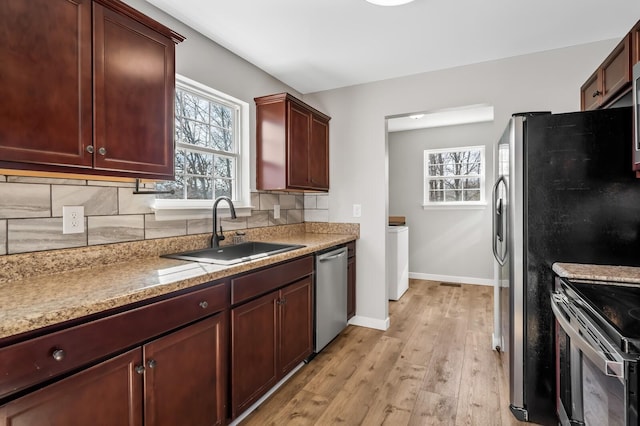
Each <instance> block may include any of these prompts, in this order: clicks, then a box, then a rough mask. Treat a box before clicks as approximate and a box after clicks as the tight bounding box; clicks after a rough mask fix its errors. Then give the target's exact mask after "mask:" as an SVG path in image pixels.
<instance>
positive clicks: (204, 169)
mask: <svg viewBox="0 0 640 426" xmlns="http://www.w3.org/2000/svg"><path fill="white" fill-rule="evenodd" d="M185 160H186V169H187V174H190V175H198V176H211V175H212V174H213V155H211V154H203V153H200V152H195V151H187V155H186V157H185Z"/></svg>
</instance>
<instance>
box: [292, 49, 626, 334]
mask: <svg viewBox="0 0 640 426" xmlns="http://www.w3.org/2000/svg"><path fill="white" fill-rule="evenodd" d="M614 45H615V41H614V40H609V41H604V42H598V43H591V44H587V45H581V46H576V47H571V48H565V49H558V50H553V51H548V52H542V53H537V54H532V55H525V56H520V57H515V58H509V59H504V60H499V61H491V62H486V63H482V64H477V65H470V66H465V67H459V68H454V69H449V70H444V71H438V72H431V73H424V74H418V75H414V76H408V77H404V78H398V79H392V80H386V81H381V82H376V83H370V84H364V85H359V86H352V87H347V88H342V89H336V90H330V91H325V92H318V93H315V94H310V95H305V97H304V99H305V100H306V101H308V102H311V103H313V104H314V105H316V106H317V107H318V108H319V109H320V110H322V111H324V112H326V113H328V114H329V115H330V116H332V120H331V127H330V143H331V145H330V155H331V157H330V161H331V163H330V173H331V192H330V194H329V209H330V210H329V220H330V221H331V222H353V221H357V222H359V223H360V240H359V242H358V246H357V247H358V255H357V274H358V275H357V276H358V283H357V292H358V298H357V313H356V315H357V317H356V322H358V323H366V324H370V325H374V326H375V325H384V324H385V322H386V321H388V303H387V300H386V299H387V298H386V289H385V288H386V285H385V278H384V277H385V275H386V270H385V229H386V220H387V194H388V187H387V186H388V181H387V176H386V173H387V172H386V170H387V167H388V166H387V140H386V128H385V127H386V126H385V117H387V116H391V115H397V114H405V113H410V112H414V111H429V110H436V109H441V108H448V107H457V106H463V105H472V104H479V103H488V104H490V105H493V106H494V107H495V121H494V123H493V125H492V133H493V139H494V140H497V138H498V137H499V135H500V134H501V132H502V129H503V127H504V126H505V125H506V123H507V120H508V117H509V116H510V115H511V114H512V113H514V112H519V111H532V110H552V111H553V112H567V111H573V110H577V109H579V96H578V94H579V88H580V86H581V84H582V83H583V82H584V80H585V79H586V78H587V77H588V76H589V75H590V74H591V73H592V71H593V70H594V69H595V68H596V67H597V66H598V65H599V64H600V63H601V62H602V60H603V58H605V57H606V55H607V53H608V52H609V51H610V50H611V49H612V48H613V47H614ZM354 203H358V204H361V205H362V217H360V218H353V217H352V205H353V204H354ZM487 226H490V224H487Z"/></svg>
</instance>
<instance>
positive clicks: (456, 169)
mask: <svg viewBox="0 0 640 426" xmlns="http://www.w3.org/2000/svg"><path fill="white" fill-rule="evenodd" d="M484 173H485V156H484V146H469V147H460V148H444V149H427V150H425V151H424V202H423V207H424V208H428V207H437V206H483V205H485V204H486V203H485V197H484V192H485V189H484V187H485V184H484Z"/></svg>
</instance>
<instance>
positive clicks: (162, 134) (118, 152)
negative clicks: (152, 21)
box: [94, 4, 175, 179]
mask: <svg viewBox="0 0 640 426" xmlns="http://www.w3.org/2000/svg"><path fill="white" fill-rule="evenodd" d="M174 54H175V45H174V43H173V41H172V40H170V39H169V38H167V37H165V36H163V35H161V34H159V33H157V32H155V31H153V30H151V29H150V28H149V27H147V26H145V25H142V24H141V23H138V22H136V21H134V20H133V19H131V18H129V17H127V16H123V15H120V14H118V13H116V12H114V11H112V10H110V9H108V8H106V7H103V6H101V5H99V4H94V69H95V71H94V72H95V76H94V78H95V80H94V88H95V101H94V103H95V107H94V108H95V124H94V126H95V134H94V148H95V152H96V156H95V168H96V169H103V170H123V171H133V172H136V173H138V174H141V175H145V174H147V175H149V177H151V176H156V177H168V178H171V179H172V178H173V174H174V171H173V160H174V147H173V124H174V123H173V121H174V114H173V112H174V95H175V74H174Z"/></svg>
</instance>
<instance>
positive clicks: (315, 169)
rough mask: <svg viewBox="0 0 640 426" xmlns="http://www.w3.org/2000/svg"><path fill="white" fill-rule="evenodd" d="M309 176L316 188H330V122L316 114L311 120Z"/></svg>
mask: <svg viewBox="0 0 640 426" xmlns="http://www.w3.org/2000/svg"><path fill="white" fill-rule="evenodd" d="M309 178H310V184H311V186H312V187H313V188H314V189H326V190H328V189H329V123H328V122H327V121H326V120H322V119H320V118H318V117H316V116H315V115H314V116H313V120H312V122H311V141H310V144H309Z"/></svg>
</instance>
